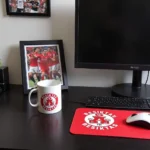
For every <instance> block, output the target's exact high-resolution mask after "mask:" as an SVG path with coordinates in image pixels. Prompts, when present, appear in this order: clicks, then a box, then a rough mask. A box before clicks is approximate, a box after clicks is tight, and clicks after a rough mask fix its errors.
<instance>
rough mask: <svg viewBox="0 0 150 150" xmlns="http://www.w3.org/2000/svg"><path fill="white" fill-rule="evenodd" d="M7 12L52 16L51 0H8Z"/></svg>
mask: <svg viewBox="0 0 150 150" xmlns="http://www.w3.org/2000/svg"><path fill="white" fill-rule="evenodd" d="M6 6H7V13H8V14H9V15H10V14H11V15H17V14H24V15H25V14H26V15H29V14H30V15H34V14H35V15H36V16H37V15H38V14H40V16H42V15H44V14H45V16H50V0H6Z"/></svg>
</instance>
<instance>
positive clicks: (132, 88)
mask: <svg viewBox="0 0 150 150" xmlns="http://www.w3.org/2000/svg"><path fill="white" fill-rule="evenodd" d="M141 81H142V71H133V79H132V84H130V83H125V84H118V85H115V86H113V87H112V95H113V96H123V97H135V98H137V97H138V98H150V85H144V84H142V82H141Z"/></svg>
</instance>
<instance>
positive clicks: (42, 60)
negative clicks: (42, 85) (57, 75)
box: [39, 55, 48, 72]
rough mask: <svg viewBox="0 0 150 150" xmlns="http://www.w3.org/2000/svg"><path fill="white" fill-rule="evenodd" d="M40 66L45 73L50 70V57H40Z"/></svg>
mask: <svg viewBox="0 0 150 150" xmlns="http://www.w3.org/2000/svg"><path fill="white" fill-rule="evenodd" d="M39 66H40V68H41V70H42V71H43V72H45V71H47V70H48V56H47V55H46V56H44V55H40V61H39Z"/></svg>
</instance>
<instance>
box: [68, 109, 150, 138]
mask: <svg viewBox="0 0 150 150" xmlns="http://www.w3.org/2000/svg"><path fill="white" fill-rule="evenodd" d="M138 112H141V111H128V110H114V109H99V108H98V109H96V108H78V109H77V110H76V112H75V114H74V118H73V121H72V124H71V127H70V132H71V133H72V134H80V135H96V136H113V137H126V138H139V139H150V130H149V129H145V128H141V127H137V126H131V125H128V124H126V118H127V117H128V116H130V115H132V114H134V113H138ZM142 112H143V111H142Z"/></svg>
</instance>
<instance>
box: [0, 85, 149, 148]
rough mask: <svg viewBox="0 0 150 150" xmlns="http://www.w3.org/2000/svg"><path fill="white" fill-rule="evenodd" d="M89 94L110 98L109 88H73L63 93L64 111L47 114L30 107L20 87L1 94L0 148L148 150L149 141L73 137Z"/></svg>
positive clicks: (12, 87)
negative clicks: (74, 124) (78, 112)
mask: <svg viewBox="0 0 150 150" xmlns="http://www.w3.org/2000/svg"><path fill="white" fill-rule="evenodd" d="M88 95H98V96H99V95H110V89H109V88H85V87H70V88H69V90H68V91H64V92H63V110H62V111H61V112H59V113H57V114H54V115H44V114H41V113H39V112H38V111H37V109H36V108H32V107H30V106H29V104H28V100H27V96H24V95H23V94H22V87H21V86H11V88H10V90H9V91H7V92H5V93H4V94H2V95H0V148H2V147H3V148H18V149H21V148H22V149H31V150H32V149H33V150H100V149H104V150H143V149H144V150H149V149H150V141H149V140H139V139H125V138H112V137H100V136H84V135H72V134H70V133H69V128H70V125H71V122H72V118H73V115H74V112H75V110H76V108H79V107H83V105H82V104H78V103H72V102H71V101H80V102H82V101H84V100H85V99H86V98H87V96H88Z"/></svg>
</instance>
